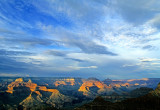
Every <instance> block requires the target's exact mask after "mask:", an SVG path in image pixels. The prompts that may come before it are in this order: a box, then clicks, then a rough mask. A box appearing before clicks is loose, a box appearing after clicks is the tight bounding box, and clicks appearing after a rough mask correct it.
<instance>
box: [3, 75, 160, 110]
mask: <svg viewBox="0 0 160 110" xmlns="http://www.w3.org/2000/svg"><path fill="white" fill-rule="evenodd" d="M159 82H160V79H159V78H143V79H126V80H111V79H105V80H103V81H100V80H98V79H96V78H88V79H84V78H47V77H44V78H38V77H30V78H29V77H24V78H16V77H8V78H7V77H4V78H3V77H0V108H3V109H4V110H7V109H10V110H15V109H18V108H20V109H24V110H29V109H30V110H32V109H33V110H34V109H40V108H41V109H42V108H43V109H62V108H63V109H65V108H67V109H68V108H69V109H74V108H75V107H77V106H80V105H82V104H84V103H87V102H90V101H92V100H93V99H95V98H96V97H98V96H101V97H103V98H104V99H105V100H107V101H110V102H121V101H123V100H126V99H128V98H136V97H140V96H143V95H146V94H148V93H149V92H151V91H153V90H154V89H155V91H156V93H155V92H154V93H153V94H154V95H155V96H158V95H159V94H160V92H159V91H160V90H159V89H157V85H158V83H159Z"/></svg>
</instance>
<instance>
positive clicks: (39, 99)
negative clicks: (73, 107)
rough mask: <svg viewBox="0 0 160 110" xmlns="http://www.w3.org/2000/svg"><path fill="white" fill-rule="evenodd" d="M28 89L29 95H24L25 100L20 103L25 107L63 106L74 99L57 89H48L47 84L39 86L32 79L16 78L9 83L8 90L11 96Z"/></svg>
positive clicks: (23, 92)
mask: <svg viewBox="0 0 160 110" xmlns="http://www.w3.org/2000/svg"><path fill="white" fill-rule="evenodd" d="M26 91H28V92H27V93H29V94H28V96H27V97H24V99H23V101H22V102H20V103H19V105H21V107H23V108H25V109H27V108H30V107H33V108H34V106H37V105H44V104H47V105H48V104H49V105H50V106H52V107H56V108H61V107H63V105H64V103H66V102H71V101H72V99H73V98H72V97H68V96H65V95H63V94H61V93H60V92H59V91H58V90H57V89H48V88H47V87H46V86H38V85H37V84H35V83H32V81H31V80H29V81H28V82H24V81H23V79H22V78H19V79H16V80H15V81H14V82H12V83H11V84H9V85H8V90H7V91H6V92H7V93H9V94H11V96H12V95H13V96H16V95H17V94H16V93H18V94H19V95H20V94H25V93H26ZM26 95H27V94H26ZM21 98H23V95H21Z"/></svg>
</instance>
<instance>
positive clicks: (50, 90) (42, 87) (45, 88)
mask: <svg viewBox="0 0 160 110" xmlns="http://www.w3.org/2000/svg"><path fill="white" fill-rule="evenodd" d="M39 90H41V91H45V92H54V93H59V91H58V90H57V89H47V87H45V86H39Z"/></svg>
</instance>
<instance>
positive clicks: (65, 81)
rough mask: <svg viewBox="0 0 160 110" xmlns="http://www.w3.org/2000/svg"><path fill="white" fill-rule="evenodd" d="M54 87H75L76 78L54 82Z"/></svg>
mask: <svg viewBox="0 0 160 110" xmlns="http://www.w3.org/2000/svg"><path fill="white" fill-rule="evenodd" d="M54 85H55V86H56V87H57V86H59V85H71V86H73V85H75V79H74V78H67V79H60V80H57V81H55V82H54Z"/></svg>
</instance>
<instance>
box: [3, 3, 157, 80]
mask: <svg viewBox="0 0 160 110" xmlns="http://www.w3.org/2000/svg"><path fill="white" fill-rule="evenodd" d="M159 6H160V1H159V0H150V1H148V0H87V1H86V0H38V1H36V0H1V1H0V76H31V77H37V76H38V77H39V76H41V77H43V76H49V77H50V76H52V77H83V78H87V77H96V78H99V79H105V78H112V79H129V78H143V77H149V78H150V77H160V7H159Z"/></svg>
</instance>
